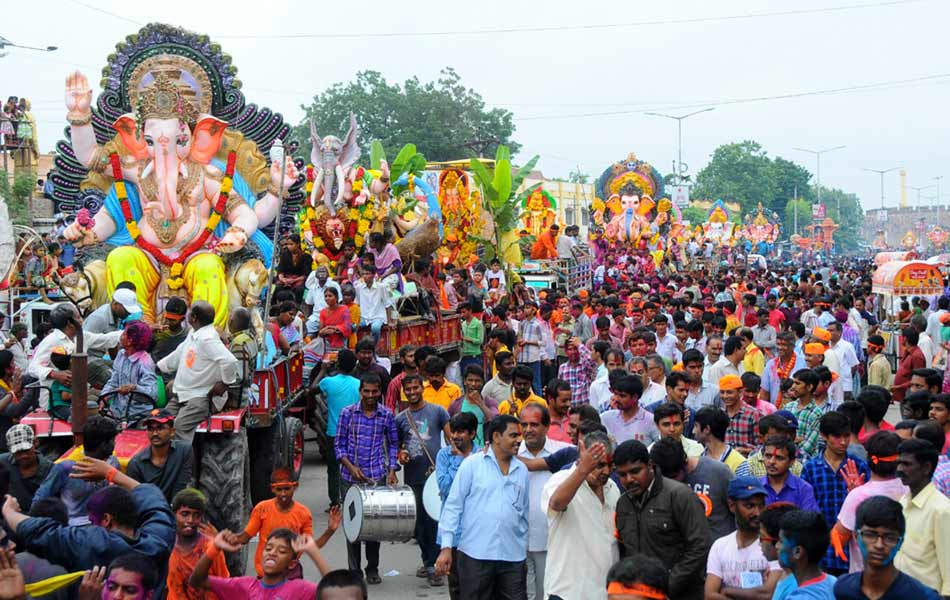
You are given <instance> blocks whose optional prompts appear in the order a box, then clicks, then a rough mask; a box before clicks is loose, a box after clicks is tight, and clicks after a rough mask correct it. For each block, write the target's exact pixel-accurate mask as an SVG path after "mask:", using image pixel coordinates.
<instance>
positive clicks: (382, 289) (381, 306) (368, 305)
mask: <svg viewBox="0 0 950 600" xmlns="http://www.w3.org/2000/svg"><path fill="white" fill-rule="evenodd" d="M353 289H354V290H356V303H357V304H359V306H360V327H369V328H370V332H371V333H372V335H373V343H374V344H375V343H376V342H378V341H379V336H380V333H381V332H382V330H383V325H385V324H386V309H387V308H388V306H389V290H388V289H387V288H386V286H383V285H379V284H378V283H377V281H376V266H375V265H372V264H367V265H364V266H363V276H362V277H361V278H360V279H359V281H357V282H356V283H355V284H353Z"/></svg>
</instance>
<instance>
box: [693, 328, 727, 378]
mask: <svg viewBox="0 0 950 600" xmlns="http://www.w3.org/2000/svg"><path fill="white" fill-rule="evenodd" d="M723 343H724V342H723V340H722V336H720V335H715V334H714V335H710V336H708V337H706V347H705V352H704V353H705V355H706V360H705V361H703V385H719V381H718V380H716V381H715V382H713V381H712V379H710V378H709V370H710V369H712V367H713V365H714V364H716V363H717V362H719V359H720V358H722V347H723ZM697 350H698V348H697ZM700 352H703V350H700Z"/></svg>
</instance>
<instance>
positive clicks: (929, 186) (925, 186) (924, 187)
mask: <svg viewBox="0 0 950 600" xmlns="http://www.w3.org/2000/svg"><path fill="white" fill-rule="evenodd" d="M907 187H909V188H910V189H912V190H914V191H916V192H917V210H920V192H921V191H923V190H929V189H930V188H932V187H934V185H933V184H930V185H924V186H921V187H914V186H912V185H909V186H907Z"/></svg>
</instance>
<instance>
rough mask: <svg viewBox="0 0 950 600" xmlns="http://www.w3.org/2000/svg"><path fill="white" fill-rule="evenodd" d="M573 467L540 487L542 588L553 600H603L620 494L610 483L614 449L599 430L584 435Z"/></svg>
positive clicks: (614, 544) (611, 561)
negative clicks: (544, 536) (544, 550)
mask: <svg viewBox="0 0 950 600" xmlns="http://www.w3.org/2000/svg"><path fill="white" fill-rule="evenodd" d="M579 450H580V453H579V456H578V460H577V463H576V464H575V465H574V466H573V467H572V468H570V469H567V470H563V471H558V472H557V473H555V474H554V475H552V476H551V478H550V479H549V480H548V482H547V483H546V484H545V486H544V490H543V491H542V494H541V502H540V505H541V506H540V508H542V509H544V510H545V511H546V514H547V525H548V560H547V563H548V568H547V569H546V570H545V577H544V590H545V592H547V593H548V594H549V597H551V598H554V597H558V598H565V599H567V598H585V599H591V600H606V599H607V590H606V589H605V586H604V581H605V580H606V578H607V571H609V570H610V567H611V565H613V564H614V563H615V562H616V561H617V558H618V548H617V540H616V539H615V538H614V531H615V527H614V509H615V507H616V506H617V501H618V500H619V499H620V490H619V489H618V488H617V484H615V483H614V482H613V481H612V480H611V479H610V470H611V464H610V459H611V457H612V456H613V451H614V446H613V442H611V440H610V438H609V437H608V436H607V435H606V434H604V433H603V432H600V431H594V432H591V433H588V434H587V435H586V436H585V437H584V439H583V442H582V443H581V444H580V447H579Z"/></svg>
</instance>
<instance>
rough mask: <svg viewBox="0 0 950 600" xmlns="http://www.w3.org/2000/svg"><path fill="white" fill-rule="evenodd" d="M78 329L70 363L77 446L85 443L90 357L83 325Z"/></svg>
mask: <svg viewBox="0 0 950 600" xmlns="http://www.w3.org/2000/svg"><path fill="white" fill-rule="evenodd" d="M77 329H78V331H77V332H76V351H75V352H73V358H72V360H71V361H70V365H69V366H70V370H71V371H72V373H73V383H72V386H71V391H72V395H73V398H72V402H71V406H70V412H71V414H72V425H73V445H75V446H79V445H80V444H82V443H83V439H82V430H83V428H84V427H85V426H86V412H87V408H86V404H87V402H88V398H89V357H88V356H86V348H85V345H84V343H83V335H82V326H78V327H77Z"/></svg>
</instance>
